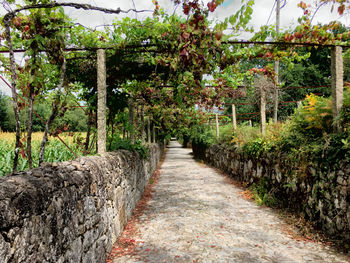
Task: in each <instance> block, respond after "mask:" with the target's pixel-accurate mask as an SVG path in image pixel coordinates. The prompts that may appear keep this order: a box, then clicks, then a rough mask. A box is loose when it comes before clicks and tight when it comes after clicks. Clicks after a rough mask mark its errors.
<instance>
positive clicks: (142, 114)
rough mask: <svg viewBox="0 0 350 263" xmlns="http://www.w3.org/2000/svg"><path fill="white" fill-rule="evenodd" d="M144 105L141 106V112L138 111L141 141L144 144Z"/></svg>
mask: <svg viewBox="0 0 350 263" xmlns="http://www.w3.org/2000/svg"><path fill="white" fill-rule="evenodd" d="M144 107H145V106H144V105H143V104H142V105H141V110H140V115H141V116H140V117H141V139H142V143H145V137H146V136H145V113H144V112H145V110H144Z"/></svg>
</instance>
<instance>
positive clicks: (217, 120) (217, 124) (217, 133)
mask: <svg viewBox="0 0 350 263" xmlns="http://www.w3.org/2000/svg"><path fill="white" fill-rule="evenodd" d="M215 122H216V138H219V137H220V127H219V114H218V113H216V114H215Z"/></svg>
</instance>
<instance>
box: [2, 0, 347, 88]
mask: <svg viewBox="0 0 350 263" xmlns="http://www.w3.org/2000/svg"><path fill="white" fill-rule="evenodd" d="M203 1H204V3H205V4H206V3H207V2H208V1H207V0H203ZM57 2H77V3H87V4H91V5H95V6H100V7H105V8H113V9H117V8H118V7H120V8H121V9H122V10H128V9H133V8H134V4H135V7H136V9H137V10H153V9H154V5H153V4H152V0H134V1H132V0H57ZM158 2H159V4H160V6H161V8H163V9H165V10H166V11H167V12H168V13H174V12H176V13H178V14H181V13H182V7H181V6H178V7H176V6H175V5H174V3H173V2H172V1H171V0H158ZM274 2H275V0H255V5H254V7H253V9H254V12H253V15H252V20H251V22H250V25H251V26H253V27H254V29H255V30H256V31H258V30H259V28H260V26H262V25H266V24H267V23H268V24H275V23H276V19H275V14H276V13H275V12H276V11H275V10H273V12H272V15H271V18H270V20H269V21H268V18H269V16H270V14H271V11H272V8H273V6H274ZM299 2H300V0H281V6H283V5H284V7H283V8H282V9H281V10H280V12H281V28H282V30H283V29H288V28H293V27H295V25H296V24H297V19H298V17H300V16H301V15H302V10H301V9H300V8H298V7H297V4H298V3H299ZM304 2H306V3H307V4H309V3H310V4H312V3H313V2H314V0H304ZM240 6H241V0H226V1H224V3H223V4H222V5H221V6H219V7H218V8H217V9H216V10H215V12H214V13H211V14H210V17H209V18H211V19H214V20H219V21H222V20H224V19H225V18H226V17H229V16H231V15H233V14H235V12H236V11H237V10H238V9H239V8H240ZM330 9H331V6H330V5H327V6H324V7H322V8H321V9H320V10H319V11H318V12H317V14H316V16H315V17H314V20H313V24H317V23H322V24H324V23H328V22H330V21H333V20H337V21H340V22H342V23H343V24H345V25H350V14H349V13H347V14H345V15H343V16H339V14H338V13H337V12H336V11H333V12H332V13H331V11H330ZM65 11H66V14H67V15H68V16H70V17H71V18H73V19H75V20H76V22H79V23H81V24H83V25H85V26H89V27H93V28H94V27H96V26H99V25H106V24H111V23H112V21H113V20H114V19H115V18H123V17H125V16H129V17H131V18H138V19H141V20H142V19H144V18H145V17H147V16H151V15H152V12H145V13H138V14H136V13H133V12H130V13H128V14H127V15H123V14H121V15H118V16H116V15H109V14H103V13H100V12H97V11H82V10H76V9H73V8H66V9H65ZM5 13H6V10H5V9H4V8H3V7H2V6H0V15H3V14H5ZM240 39H247V36H246V35H242V36H240ZM0 91H2V92H4V93H5V94H7V95H10V90H9V88H8V87H7V86H6V85H5V84H4V83H3V82H2V81H1V80H0Z"/></svg>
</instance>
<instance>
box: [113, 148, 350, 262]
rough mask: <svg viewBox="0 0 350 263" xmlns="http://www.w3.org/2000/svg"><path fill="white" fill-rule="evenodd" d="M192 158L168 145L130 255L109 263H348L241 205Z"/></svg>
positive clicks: (267, 212) (236, 194)
mask: <svg viewBox="0 0 350 263" xmlns="http://www.w3.org/2000/svg"><path fill="white" fill-rule="evenodd" d="M190 152H191V150H189V149H183V148H181V146H180V145H179V144H178V143H175V142H172V143H171V144H170V148H169V149H168V152H167V154H166V158H165V161H164V163H163V165H162V167H161V169H160V178H159V182H158V183H157V184H155V185H154V192H153V196H152V198H151V199H150V200H149V202H148V206H147V209H146V210H145V212H144V214H143V215H142V216H141V217H139V219H138V221H139V222H138V223H137V224H136V228H137V231H136V234H134V236H130V237H129V238H130V240H131V241H130V242H131V243H133V244H134V246H133V248H134V249H133V252H130V253H129V255H124V256H121V257H114V258H113V257H112V258H111V260H110V262H113V263H117V262H156V263H160V262H242V263H243V262H244V263H250V262H332V263H333V262H350V260H349V258H348V257H346V256H344V255H342V254H336V253H334V252H332V251H331V250H330V249H329V248H327V247H326V248H324V247H323V246H321V245H319V244H315V243H312V242H300V241H297V240H295V239H292V238H291V237H289V236H288V235H287V234H286V233H284V232H283V231H282V225H283V224H282V222H281V220H280V219H278V217H277V216H276V215H275V214H274V212H273V211H272V210H271V209H269V208H262V207H259V206H257V205H255V204H254V203H253V202H250V201H247V200H245V199H243V198H242V196H241V195H240V192H242V190H241V189H239V188H236V187H235V186H234V185H232V184H229V183H228V182H227V180H225V177H223V176H222V175H221V174H219V173H217V172H216V171H215V170H214V169H212V168H209V167H207V166H205V165H202V164H199V163H197V162H195V161H194V160H193V158H192V156H191V155H190ZM124 236H125V235H124ZM119 250H120V248H119ZM122 254H125V253H122ZM126 254H127V253H126Z"/></svg>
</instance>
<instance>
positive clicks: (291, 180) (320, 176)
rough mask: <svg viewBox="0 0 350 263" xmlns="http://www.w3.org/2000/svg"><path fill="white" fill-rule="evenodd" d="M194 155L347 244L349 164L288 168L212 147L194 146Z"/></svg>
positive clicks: (278, 159)
mask: <svg viewBox="0 0 350 263" xmlns="http://www.w3.org/2000/svg"><path fill="white" fill-rule="evenodd" d="M193 150H194V154H195V156H197V157H199V158H202V159H205V160H206V161H207V162H208V163H210V164H211V165H213V166H214V167H216V168H218V169H220V170H222V171H224V172H226V173H227V174H229V175H230V176H231V177H233V178H234V179H236V180H238V181H241V182H247V183H249V184H252V183H256V184H260V185H261V184H263V186H264V187H265V188H267V190H268V191H269V194H271V196H273V198H275V199H276V200H278V201H279V203H280V205H282V206H284V207H289V208H293V209H294V210H295V211H297V212H302V213H304V215H305V216H306V218H308V219H309V220H311V221H314V222H316V223H317V224H318V225H319V227H321V228H322V229H323V230H324V232H325V233H326V234H328V235H330V236H331V237H334V238H340V239H343V240H349V241H350V164H349V163H342V164H340V166H339V167H340V168H339V169H338V170H337V171H332V170H331V169H329V170H328V171H321V169H319V168H318V167H313V166H311V165H306V166H305V167H291V164H290V163H288V162H287V161H286V158H284V157H283V156H274V155H272V154H271V155H269V156H265V157H263V158H258V159H254V158H249V157H247V156H244V155H243V154H240V153H238V151H237V150H234V149H228V148H225V147H224V146H219V145H213V146H211V147H209V148H205V147H197V146H194V147H193Z"/></svg>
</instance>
